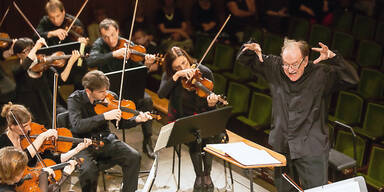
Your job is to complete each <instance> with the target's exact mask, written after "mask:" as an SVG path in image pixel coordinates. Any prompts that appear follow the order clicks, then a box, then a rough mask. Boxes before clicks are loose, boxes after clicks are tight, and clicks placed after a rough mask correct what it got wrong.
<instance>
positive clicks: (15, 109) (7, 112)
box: [1, 102, 32, 126]
mask: <svg viewBox="0 0 384 192" xmlns="http://www.w3.org/2000/svg"><path fill="white" fill-rule="evenodd" d="M12 113H13V115H14V116H15V118H16V119H17V121H19V123H20V124H24V123H28V122H29V121H30V120H32V115H31V113H30V112H29V111H28V109H27V108H25V107H24V106H23V105H19V104H12V102H9V103H8V104H5V105H4V106H3V109H2V111H1V116H2V117H4V118H5V119H6V120H7V124H8V126H10V125H17V122H16V120H15V118H14V117H13V115H12Z"/></svg>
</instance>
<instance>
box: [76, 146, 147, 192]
mask: <svg viewBox="0 0 384 192" xmlns="http://www.w3.org/2000/svg"><path fill="white" fill-rule="evenodd" d="M77 156H78V157H82V158H84V162H83V164H82V165H81V168H80V177H79V179H80V185H81V190H82V191H83V192H96V189H97V181H98V178H99V171H102V170H105V169H109V168H111V167H113V166H114V165H119V166H120V167H121V168H122V171H123V190H122V191H123V192H134V191H136V190H137V184H138V176H139V170H140V160H141V156H140V153H139V152H137V151H136V150H135V149H133V148H132V147H130V146H129V145H128V144H126V143H124V142H122V141H120V140H115V141H113V142H111V143H109V142H105V145H104V147H102V148H100V149H99V150H96V149H94V148H88V149H85V150H83V151H81V152H80V153H79V154H78V155H77Z"/></svg>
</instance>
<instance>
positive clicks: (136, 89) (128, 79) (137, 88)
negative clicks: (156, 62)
mask: <svg viewBox="0 0 384 192" xmlns="http://www.w3.org/2000/svg"><path fill="white" fill-rule="evenodd" d="M147 70H148V69H147V67H146V66H138V67H132V68H129V69H126V70H125V71H124V73H125V75H124V89H123V93H122V98H124V99H129V100H132V101H133V102H137V101H138V100H139V99H142V98H144V91H145V85H146V79H147ZM121 72H122V70H119V71H113V72H109V73H105V75H106V76H107V77H108V78H109V82H110V84H111V85H110V87H109V90H110V91H113V92H115V93H119V92H120V81H121Z"/></svg>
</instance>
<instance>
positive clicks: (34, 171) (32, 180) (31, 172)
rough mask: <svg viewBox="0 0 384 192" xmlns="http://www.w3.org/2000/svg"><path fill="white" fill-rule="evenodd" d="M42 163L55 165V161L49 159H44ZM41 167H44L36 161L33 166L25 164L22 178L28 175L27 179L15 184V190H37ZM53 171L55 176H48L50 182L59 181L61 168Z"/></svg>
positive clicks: (35, 191)
mask: <svg viewBox="0 0 384 192" xmlns="http://www.w3.org/2000/svg"><path fill="white" fill-rule="evenodd" d="M42 163H43V164H44V166H46V167H48V166H53V165H56V163H55V162H54V161H53V160H51V159H44V160H43V162H42ZM42 168H44V167H43V165H42V164H41V163H38V164H37V165H36V166H35V167H28V166H27V167H26V168H25V170H24V173H23V177H22V178H26V177H28V178H29V179H27V180H24V182H23V183H22V184H21V185H19V186H16V188H15V189H16V191H17V192H26V191H33V192H39V191H40V187H39V184H38V183H39V175H40V170H41V169H42ZM54 172H55V177H54V178H50V179H49V181H50V182H55V181H59V180H60V179H61V177H62V173H61V170H59V169H57V170H54Z"/></svg>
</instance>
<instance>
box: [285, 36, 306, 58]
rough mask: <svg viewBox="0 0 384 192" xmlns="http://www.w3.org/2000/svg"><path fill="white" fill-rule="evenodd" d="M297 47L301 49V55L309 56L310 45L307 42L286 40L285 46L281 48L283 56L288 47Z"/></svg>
mask: <svg viewBox="0 0 384 192" xmlns="http://www.w3.org/2000/svg"><path fill="white" fill-rule="evenodd" d="M291 46H297V47H298V48H299V49H300V52H301V55H302V56H303V57H306V56H309V45H308V43H307V42H305V41H303V40H299V41H296V40H294V39H288V38H287V37H286V38H284V45H283V47H282V48H281V54H283V52H284V50H285V49H286V48H287V47H291Z"/></svg>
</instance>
